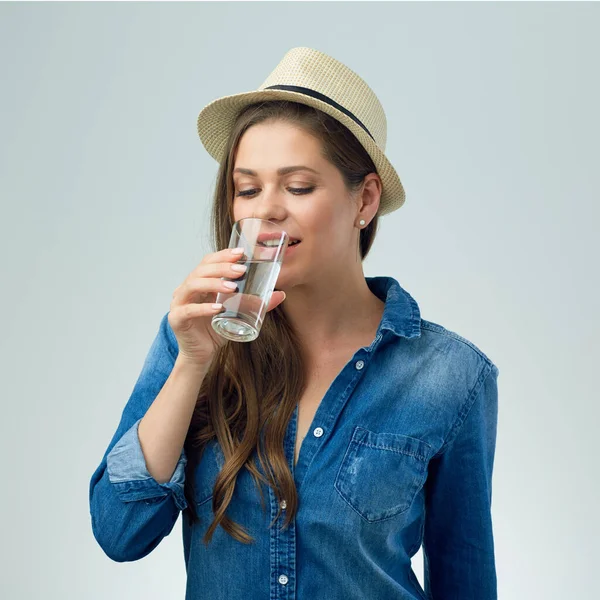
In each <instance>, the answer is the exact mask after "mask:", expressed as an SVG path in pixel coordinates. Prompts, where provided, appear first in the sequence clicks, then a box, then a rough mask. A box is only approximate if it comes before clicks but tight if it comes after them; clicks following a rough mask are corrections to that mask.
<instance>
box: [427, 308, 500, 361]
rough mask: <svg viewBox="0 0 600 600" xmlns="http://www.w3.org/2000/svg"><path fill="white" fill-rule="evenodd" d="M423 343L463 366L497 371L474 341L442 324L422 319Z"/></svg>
mask: <svg viewBox="0 0 600 600" xmlns="http://www.w3.org/2000/svg"><path fill="white" fill-rule="evenodd" d="M421 342H422V343H423V344H426V345H427V346H431V347H432V348H433V349H434V351H436V353H437V352H442V353H443V354H444V355H445V356H448V357H452V358H453V359H454V360H456V361H458V362H460V363H462V364H471V365H473V367H474V368H476V369H477V370H481V368H485V369H488V370H489V369H495V370H496V372H498V367H497V366H496V364H495V363H494V361H493V360H492V359H491V358H490V357H489V356H488V354H487V353H486V352H484V351H483V350H482V349H481V347H480V346H479V345H477V344H476V343H475V342H474V341H473V340H472V339H469V338H467V337H466V336H464V335H461V334H459V333H458V332H456V331H453V330H452V329H449V328H448V327H445V326H444V325H441V324H440V323H435V322H434V321H429V320H427V319H423V318H421Z"/></svg>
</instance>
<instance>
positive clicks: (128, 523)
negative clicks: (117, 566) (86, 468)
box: [89, 313, 187, 562]
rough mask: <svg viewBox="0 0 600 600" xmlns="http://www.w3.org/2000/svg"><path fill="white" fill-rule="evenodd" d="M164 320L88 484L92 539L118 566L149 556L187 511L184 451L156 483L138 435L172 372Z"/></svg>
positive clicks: (171, 340)
mask: <svg viewBox="0 0 600 600" xmlns="http://www.w3.org/2000/svg"><path fill="white" fill-rule="evenodd" d="M168 316H169V313H166V314H165V315H164V316H163V317H162V319H161V322H160V326H159V328H158V332H157V333H156V336H155V338H154V341H153V342H152V345H151V347H150V350H149V351H148V354H147V355H146V359H145V361H144V364H143V366H142V370H141V372H140V374H139V376H138V379H137V381H136V383H135V385H134V388H133V391H132V392H131V395H130V397H129V400H128V401H127V403H126V405H125V408H124V409H123V412H122V414H121V419H120V422H119V424H118V427H117V429H116V431H115V433H114V435H113V437H112V439H111V441H110V443H109V444H108V447H107V448H106V451H105V452H104V456H103V457H102V460H101V461H100V464H99V465H98V466H97V468H96V470H95V471H94V473H93V474H92V477H91V479H90V483H89V504H90V516H91V524H92V531H93V534H94V537H95V538H96V540H97V541H98V543H99V544H100V546H101V548H102V549H103V550H104V552H105V553H106V554H107V555H108V556H109V557H110V558H112V559H113V560H115V561H119V562H124V561H132V560H138V559H140V558H142V557H144V556H146V555H147V554H149V553H150V552H152V550H153V549H154V548H156V547H157V546H158V544H159V543H160V541H161V540H162V539H163V538H164V537H165V536H167V535H169V534H170V532H171V531H172V529H173V526H174V525H175V522H176V521H177V518H178V516H179V514H180V513H181V511H182V510H184V509H185V508H187V503H186V499H185V497H184V491H183V490H184V480H185V475H184V471H185V466H186V463H187V459H186V456H185V452H184V451H182V453H181V456H180V458H179V461H178V463H177V466H176V468H175V470H174V472H173V475H172V476H171V479H170V481H167V482H165V483H158V482H157V481H156V480H155V479H153V478H152V477H151V475H150V473H149V472H148V469H147V466H146V461H145V459H144V455H143V453H142V448H141V445H140V440H139V437H138V426H139V423H140V421H141V420H142V418H143V417H144V415H145V414H146V412H147V410H148V408H149V407H150V406H151V404H152V402H153V401H154V400H155V398H156V397H157V395H158V394H159V393H160V391H161V389H162V387H163V386H164V384H165V382H166V380H167V379H168V377H169V375H170V373H171V371H172V370H173V366H174V364H175V360H176V358H177V354H178V350H179V349H178V345H177V339H176V338H175V334H174V333H173V331H172V330H171V328H170V326H169V322H168Z"/></svg>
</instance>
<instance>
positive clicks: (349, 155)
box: [184, 100, 378, 544]
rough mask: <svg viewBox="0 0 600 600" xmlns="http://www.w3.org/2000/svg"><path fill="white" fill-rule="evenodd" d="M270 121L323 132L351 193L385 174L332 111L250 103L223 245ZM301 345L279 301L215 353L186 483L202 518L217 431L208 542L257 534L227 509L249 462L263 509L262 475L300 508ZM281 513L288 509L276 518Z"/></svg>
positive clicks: (218, 207)
mask: <svg viewBox="0 0 600 600" xmlns="http://www.w3.org/2000/svg"><path fill="white" fill-rule="evenodd" d="M267 120H269V121H271V120H285V121H286V122H290V123H292V124H294V125H296V126H299V127H302V128H303V129H304V130H305V131H307V132H308V133H309V134H311V135H313V136H314V137H316V138H317V139H319V140H320V141H321V147H322V152H323V156H324V157H325V158H326V159H327V160H329V161H330V162H331V164H333V165H334V166H336V167H337V168H338V169H339V171H340V173H341V175H342V177H343V179H344V182H345V184H346V189H347V190H348V192H349V193H352V192H355V191H356V190H358V189H359V188H360V186H361V184H362V182H363V180H364V178H365V176H366V175H368V174H369V173H377V170H376V168H375V165H374V163H373V161H372V159H371V157H370V156H369V154H368V153H367V152H366V150H365V149H364V148H363V147H362V145H361V144H360V143H359V142H358V140H357V139H356V138H355V137H354V135H353V134H352V132H351V131H350V130H349V129H347V128H346V127H345V126H344V125H343V124H342V123H340V122H339V121H337V120H336V119H334V118H333V117H331V116H329V115H328V114H326V113H324V112H322V111H320V110H318V109H315V108H313V107H310V106H307V105H305V104H300V103H297V102H290V101H281V100H273V101H267V102H260V103H256V104H252V105H250V106H247V107H245V109H243V110H242V111H241V113H240V114H239V115H238V117H237V120H236V122H235V124H234V126H233V128H232V130H231V135H230V137H229V140H228V144H227V148H226V151H225V153H224V157H225V158H224V160H223V161H222V162H221V164H220V168H219V172H218V175H217V183H216V186H215V194H214V203H213V207H212V212H211V228H212V239H211V242H212V246H213V248H214V251H215V252H216V251H217V250H220V249H223V248H227V246H228V244H229V238H230V235H231V231H232V229H233V223H234V220H233V195H234V189H233V176H232V170H233V168H234V161H235V156H236V152H237V149H238V146H239V143H240V139H241V137H242V136H243V134H244V132H245V131H247V130H248V128H249V127H251V126H252V125H256V124H257V123H261V122H265V121H267ZM377 223H378V216H377V215H376V216H375V217H374V218H373V219H372V221H371V222H370V223H369V224H368V226H367V227H365V228H363V229H361V230H360V238H359V244H358V246H359V248H358V250H359V252H360V257H361V260H364V259H365V257H366V256H367V254H368V252H369V250H370V248H371V245H372V244H373V240H374V238H375V233H376V231H377ZM299 348H300V342H299V339H298V337H297V336H296V333H295V332H294V330H293V329H292V327H291V325H290V323H289V321H288V320H287V319H286V316H285V313H284V312H283V310H282V309H281V305H279V306H277V307H276V308H274V309H273V310H271V311H269V312H267V313H266V315H265V320H264V322H263V324H262V327H261V331H260V335H259V336H258V338H257V339H255V340H253V341H252V342H246V343H243V344H239V343H233V342H227V343H226V344H225V345H224V346H223V347H222V348H221V349H220V350H219V351H218V352H217V354H216V355H215V357H214V359H213V362H212V364H211V367H210V370H209V371H208V373H207V375H206V376H205V378H204V380H203V381H202V386H201V388H200V392H199V394H198V400H197V402H196V407H195V409H194V413H193V416H192V420H191V423H190V428H189V430H188V434H187V437H186V441H185V445H184V448H185V451H186V455H187V457H188V463H187V466H186V480H185V485H184V493H185V496H186V499H187V501H188V508H186V509H185V511H184V515H185V514H187V517H188V519H189V523H190V524H192V523H195V522H198V514H197V512H196V509H195V501H194V481H193V478H194V477H193V474H194V469H195V467H196V465H197V464H198V463H199V461H200V458H201V456H202V452H203V450H204V448H205V446H206V444H207V442H209V441H210V440H213V439H215V438H216V440H217V442H218V444H219V445H220V447H221V449H222V451H223V455H224V457H225V461H224V464H223V467H222V469H221V471H220V473H219V474H218V476H217V479H216V481H215V485H214V489H213V497H212V509H213V512H214V519H213V521H212V523H211V524H210V527H209V528H208V530H207V532H206V534H205V536H204V539H203V541H204V543H205V544H208V542H209V541H210V540H211V539H212V536H213V534H214V532H215V530H216V528H217V527H218V525H219V524H220V525H221V526H222V527H223V529H224V530H225V531H226V532H227V533H229V534H230V535H231V536H232V537H234V538H235V539H236V540H238V541H240V542H243V543H251V542H253V541H254V540H253V538H252V537H251V536H250V535H249V534H248V533H247V532H246V530H245V528H244V527H242V526H240V525H239V524H238V523H235V522H234V521H232V520H231V519H229V517H227V515H226V514H225V511H226V509H227V507H228V505H229V502H230V501H231V498H232V496H233V491H234V487H235V483H236V478H237V474H238V472H239V471H240V470H241V468H242V467H246V468H247V469H248V471H249V472H250V473H251V475H252V477H253V479H254V482H255V484H256V485H257V488H258V490H259V492H260V496H261V505H262V507H263V510H264V509H265V505H264V496H263V493H262V489H261V486H260V484H259V480H260V481H262V482H264V483H265V484H267V485H269V486H271V487H272V488H273V491H274V493H275V495H276V496H277V499H278V501H279V502H280V501H281V500H282V499H283V498H285V500H286V510H287V515H286V519H285V521H284V524H283V527H284V528H286V527H287V526H288V525H289V523H290V521H291V520H292V519H293V517H294V516H295V514H296V511H297V507H298V497H297V493H296V486H295V483H294V478H293V475H292V473H291V471H290V469H289V466H288V463H287V460H286V457H285V454H284V449H283V441H284V437H285V432H286V429H287V426H288V423H289V420H290V418H291V417H292V415H293V413H294V410H295V408H296V404H297V403H298V400H299V399H300V397H301V396H302V393H303V392H304V389H305V386H306V383H307V381H306V375H305V365H304V360H303V358H302V355H301V353H300V350H299ZM261 432H263V435H264V448H263V447H262V443H263V442H262V441H261V437H260V436H261ZM255 450H256V452H257V456H258V458H259V460H260V464H261V466H262V468H263V471H264V472H265V473H266V474H267V478H265V477H264V476H263V474H262V473H261V472H260V471H259V470H258V469H257V467H256V464H255V462H254V460H253V457H252V455H253V453H254V451H255ZM280 514H281V509H280V511H279V512H278V514H277V516H276V517H275V519H274V521H275V520H276V519H278V518H279V516H280ZM272 524H273V523H271V526H272Z"/></svg>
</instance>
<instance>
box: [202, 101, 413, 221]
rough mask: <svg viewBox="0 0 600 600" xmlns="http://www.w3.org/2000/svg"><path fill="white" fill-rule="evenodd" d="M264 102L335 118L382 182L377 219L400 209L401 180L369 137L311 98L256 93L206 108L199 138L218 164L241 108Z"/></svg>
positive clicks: (357, 126)
mask: <svg viewBox="0 0 600 600" xmlns="http://www.w3.org/2000/svg"><path fill="white" fill-rule="evenodd" d="M266 100H292V101H294V102H298V103H300V104H306V105H308V106H313V107H314V108H317V109H319V110H321V111H323V112H324V113H327V114H328V115H330V116H332V117H334V118H335V119H337V120H338V121H340V122H341V123H342V124H343V125H345V126H346V127H347V128H348V129H349V130H350V131H351V132H352V133H353V134H354V135H355V136H356V138H357V139H358V141H359V142H360V143H361V144H362V145H363V147H364V148H365V150H366V151H367V152H368V154H369V156H370V157H371V158H372V160H373V162H374V163H375V167H376V169H377V173H378V175H379V177H380V178H381V182H382V188H383V189H382V193H381V198H380V200H379V210H378V213H377V214H378V215H379V216H383V215H386V214H388V213H390V212H392V211H394V210H397V209H398V208H400V207H401V206H402V205H403V204H404V201H405V198H406V195H405V192H404V187H403V185H402V182H401V181H400V177H399V176H398V173H396V170H395V169H394V167H393V166H392V164H391V163H390V161H389V160H388V159H387V157H386V155H385V154H384V153H383V152H382V151H381V150H380V148H379V146H377V144H376V143H375V142H374V141H373V139H372V138H371V137H370V136H369V134H368V133H367V132H366V131H365V130H364V129H362V127H360V125H358V124H357V123H355V122H354V120H352V119H351V118H350V117H349V116H347V115H346V114H344V113H343V112H342V111H340V110H338V109H336V108H335V107H333V106H330V105H329V104H327V103H326V102H323V101H322V100H318V99H317V98H311V97H310V96H306V95H304V94H301V93H299V92H292V91H287V90H262V91H261V90H258V91H256V90H255V91H252V92H244V93H241V94H233V95H231V96H223V97H221V98H218V99H216V100H213V101H212V102H210V103H209V104H207V105H206V106H205V107H204V108H203V109H202V110H201V111H200V113H199V115H198V120H197V129H198V136H199V137H200V141H201V142H202V144H203V146H204V148H205V149H206V151H207V152H208V153H209V154H210V155H211V156H212V157H213V158H214V159H215V160H216V161H217V162H218V163H221V161H222V160H223V159H224V151H225V146H226V144H227V140H228V138H229V132H230V131H231V127H232V126H233V124H234V122H235V119H236V117H237V115H238V113H239V112H240V110H241V109H242V108H244V107H245V106H247V105H248V104H252V103H254V102H261V101H266Z"/></svg>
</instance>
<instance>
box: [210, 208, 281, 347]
mask: <svg viewBox="0 0 600 600" xmlns="http://www.w3.org/2000/svg"><path fill="white" fill-rule="evenodd" d="M288 240H289V236H288V233H287V232H286V231H284V230H283V229H282V228H281V227H279V226H278V225H276V224H275V223H273V222H271V221H267V220H265V219H257V218H255V217H247V218H245V219H240V220H239V221H236V222H235V223H234V225H233V230H232V232H231V238H230V240H229V248H244V255H243V260H239V261H238V264H244V265H246V267H247V269H246V271H245V272H244V273H242V275H241V276H240V277H235V278H233V279H229V278H227V277H222V278H221V279H223V280H225V281H234V282H235V283H237V286H238V288H237V290H234V291H232V292H219V293H218V294H217V298H216V302H222V303H223V308H224V309H225V310H224V311H222V312H220V313H218V314H216V315H215V316H214V317H213V318H212V321H211V325H212V327H213V329H214V330H215V331H216V332H217V333H218V334H219V335H221V336H223V337H224V338H226V339H228V340H231V341H233V342H251V341H252V340H255V339H256V338H257V337H258V334H259V333H260V328H261V326H262V324H263V320H264V317H265V314H266V312H267V306H268V305H269V300H270V299H271V294H272V293H273V290H274V289H275V283H276V282H277V278H278V276H279V271H280V270H281V263H282V262H283V257H284V255H285V252H286V250H287V246H288Z"/></svg>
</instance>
